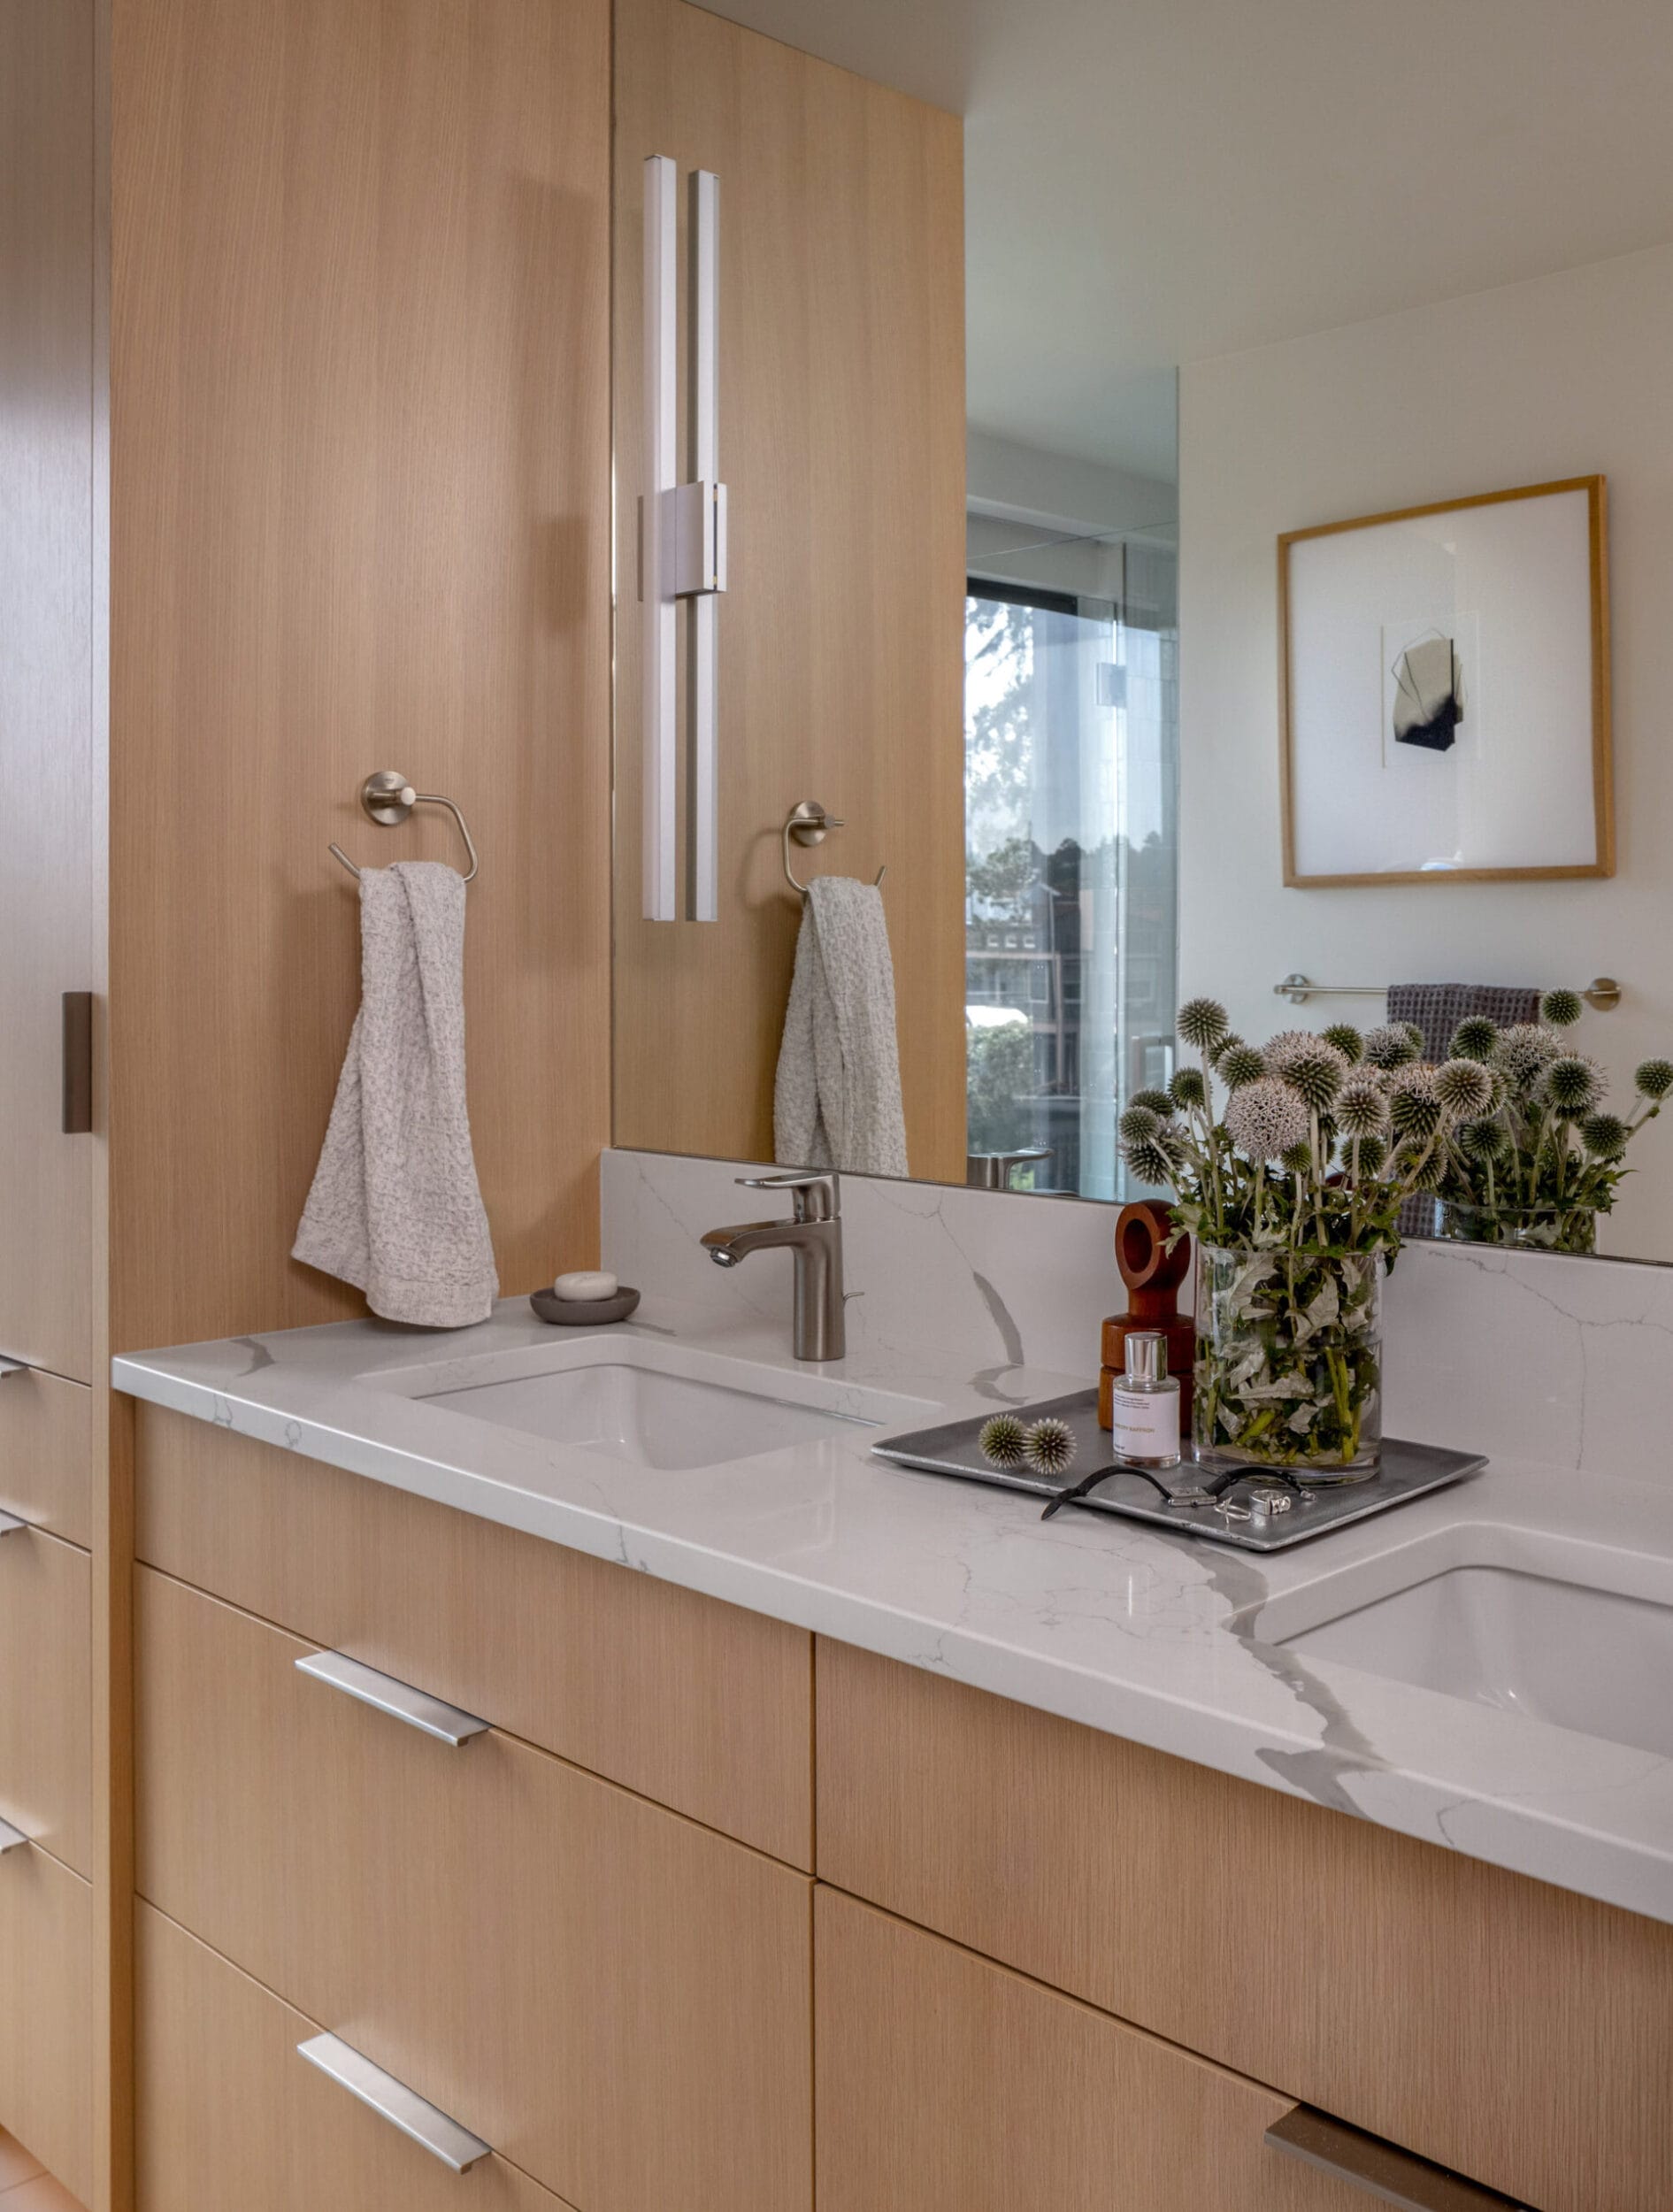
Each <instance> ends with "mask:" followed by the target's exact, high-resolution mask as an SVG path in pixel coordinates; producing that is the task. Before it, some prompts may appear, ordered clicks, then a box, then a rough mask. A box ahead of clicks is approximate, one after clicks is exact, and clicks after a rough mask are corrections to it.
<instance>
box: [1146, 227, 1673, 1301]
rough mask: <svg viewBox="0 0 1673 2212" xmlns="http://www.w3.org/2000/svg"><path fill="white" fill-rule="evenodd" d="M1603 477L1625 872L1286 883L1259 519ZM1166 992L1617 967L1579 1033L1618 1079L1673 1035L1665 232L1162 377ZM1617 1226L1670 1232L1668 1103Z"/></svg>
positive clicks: (1246, 1005)
mask: <svg viewBox="0 0 1673 2212" xmlns="http://www.w3.org/2000/svg"><path fill="white" fill-rule="evenodd" d="M1594 472H1602V473H1603V474H1605V475H1607V476H1608V480H1609V505H1610V531H1609V536H1610V565H1611V599H1612V605H1613V618H1614V633H1615V643H1614V657H1613V658H1614V677H1615V812H1616V824H1617V872H1616V874H1615V876H1614V877H1613V878H1611V879H1602V880H1588V881H1581V882H1570V883H1529V884H1515V883H1510V884H1452V883H1446V882H1437V883H1434V884H1427V883H1425V884H1417V885H1411V886H1404V887H1401V886H1391V887H1375V886H1368V887H1354V888H1344V889H1339V890H1286V889H1285V887H1284V885H1283V881H1282V864H1281V858H1280V848H1279V834H1280V828H1279V805H1278V594H1277V548H1276V542H1275V541H1276V540H1277V537H1278V534H1279V532H1281V531H1285V530H1294V529H1301V528H1305V527H1307V526H1308V525H1310V524H1314V523H1321V522H1331V521H1337V520H1340V519H1343V518H1347V517H1348V516H1352V515H1358V514H1372V513H1378V512H1381V511H1385V510H1387V509H1390V508H1396V507H1407V506H1415V505H1418V504H1420V503H1423V502H1424V501H1429V500H1443V499H1451V498H1456V497H1462V496H1466V495H1469V494H1471V493H1476V492H1491V491H1500V490H1505V489H1508V488H1510V487H1512V486H1515V485H1519V484H1531V483H1539V482H1544V481H1546V480H1552V479H1555V478H1559V477H1567V476H1581V475H1590V474H1592V473H1594ZM1179 529H1180V595H1181V617H1180V639H1181V664H1180V724H1181V737H1180V762H1181V787H1180V833H1179V844H1180V874H1179V884H1180V891H1179V900H1180V917H1179V920H1180V993H1181V996H1182V997H1183V996H1186V995H1190V994H1191V993H1193V992H1197V991H1211V992H1212V993H1213V994H1214V995H1216V997H1219V998H1222V999H1224V1001H1225V1002H1227V1004H1228V1006H1229V1007H1230V1009H1231V1011H1232V1019H1233V1022H1234V1024H1235V1025H1236V1026H1237V1027H1238V1028H1239V1029H1241V1030H1243V1031H1244V1032H1245V1033H1247V1035H1249V1036H1251V1037H1253V1038H1255V1039H1257V1040H1258V1039H1260V1038H1262V1037H1263V1036H1265V1035H1267V1034H1269V1033H1270V1032H1271V1030H1272V1029H1274V1028H1276V1027H1278V1026H1286V1025H1289V1024H1290V1023H1292V1022H1299V1023H1302V1024H1305V1025H1308V1026H1312V1027H1320V1026H1322V1025H1324V1023H1325V1022H1328V1021H1333V1020H1338V1019H1343V1018H1346V1019H1359V1020H1362V1021H1363V1020H1366V1019H1370V1018H1378V1016H1377V1013H1376V1002H1374V1001H1370V1000H1364V999H1360V1000H1354V999H1316V1000H1314V1001H1313V1002H1311V1003H1310V1005H1309V1006H1308V1009H1307V1010H1306V1011H1305V1012H1304V1013H1299V1014H1298V1013H1293V1012H1292V1011H1291V1010H1290V1009H1289V1007H1288V1006H1287V1005H1286V1004H1285V1002H1282V1001H1280V1000H1278V999H1276V998H1274V996H1273V995H1272V986H1273V984H1274V983H1276V982H1277V981H1278V979H1279V978H1280V977H1281V976H1284V975H1286V974H1288V973H1290V972H1291V971H1292V970H1296V969H1299V970H1301V972H1303V973H1305V974H1307V975H1309V976H1312V977H1315V978H1317V979H1324V980H1328V981H1335V982H1340V983H1377V984H1384V983H1388V982H1395V981H1399V982H1430V981H1448V982H1451V981H1463V982H1472V983H1473V982H1485V983H1554V982H1562V983H1569V984H1575V985H1580V984H1584V983H1585V982H1587V981H1589V980H1590V979H1591V978H1592V977H1593V976H1594V975H1612V976H1615V978H1617V979H1619V981H1620V982H1621V983H1622V984H1623V987H1624V989H1625V993H1626V996H1625V998H1624V999H1623V1002H1622V1004H1621V1006H1620V1008H1619V1009H1618V1010H1616V1011H1615V1012H1614V1013H1611V1014H1592V1013H1588V1014H1587V1016H1586V1017H1585V1020H1584V1022H1583V1023H1582V1025H1581V1028H1580V1030H1579V1032H1578V1040H1579V1041H1580V1043H1581V1044H1582V1045H1583V1046H1584V1048H1585V1049H1586V1050H1588V1051H1591V1052H1593V1053H1595V1054H1596V1055H1597V1056H1598V1057H1599V1058H1600V1059H1601V1060H1603V1061H1604V1062H1605V1063H1606V1064H1608V1066H1609V1068H1610V1070H1611V1071H1612V1073H1613V1074H1614V1077H1615V1096H1616V1101H1617V1102H1620V1100H1621V1099H1622V1098H1623V1095H1624V1094H1625V1093H1626V1092H1627V1091H1628V1090H1630V1077H1631V1069H1632V1068H1633V1067H1634V1066H1635V1065H1636V1064H1637V1063H1638V1061H1639V1060H1640V1059H1642V1058H1644V1057H1645V1056H1646V1055H1648V1054H1649V1053H1652V1052H1668V1053H1669V1054H1673V959H1670V958H1669V953H1670V951H1673V247H1662V248H1657V249H1655V250H1653V251H1650V252H1647V253H1640V254H1632V255H1628V256H1626V257H1623V258H1621V259H1618V260H1614V261H1607V262H1598V263H1593V264H1592V265H1590V266H1588V267H1585V268H1581V269H1575V270H1570V271H1568V272H1566V273H1563V274H1562V275H1559V276H1554V277H1547V278H1541V279H1539V280H1536V281H1534V282H1531V283H1527V284H1519V285H1511V286H1507V287H1505V288H1502V289H1500V290H1496V291H1492V292H1484V293H1477V294H1475V295H1473V296H1470V297H1469V298H1467V299H1461V300H1453V301H1449V302H1447V303H1443V304H1440V305H1439V306H1434V307H1426V308H1419V309H1415V310H1411V311H1408V312H1405V313H1402V314H1399V315H1392V316H1386V317H1384V318H1381V319H1378V321H1375V322H1370V323H1360V324H1355V325H1353V326H1350V327H1348V328H1347V329H1342V330H1334V331H1328V332H1325V333H1324V334H1322V335H1319V336H1316V337H1311V338H1302V339H1296V340H1293V341H1291V342H1286V343H1285V344H1282V345H1277V346H1270V347H1265V348H1262V349H1260V350H1258V351H1256V352H1252V353H1244V354H1236V355H1230V356H1226V357H1222V358H1220V359H1217V360H1211V361H1203V362H1198V363H1195V364H1193V365H1189V366H1187V367H1186V368H1185V369H1184V370H1183V371H1182V372H1181V376H1180V485H1179ZM1635 1157H1636V1158H1637V1160H1638V1162H1639V1164H1640V1167H1639V1172H1638V1174H1637V1175H1635V1176H1634V1177H1633V1178H1632V1179H1631V1180H1630V1181H1629V1182H1628V1183H1627V1184H1626V1186H1625V1187H1624V1188H1623V1193H1622V1195H1621V1198H1620V1200H1619V1202H1618V1210H1617V1214H1616V1217H1615V1221H1614V1222H1612V1223H1611V1225H1610V1226H1609V1229H1608V1233H1607V1236H1606V1247H1607V1248H1608V1249H1610V1250H1613V1251H1617V1252H1631V1253H1635V1254H1640V1255H1646V1256H1651V1257H1654V1258H1659V1259H1673V1113H1669V1114H1667V1115H1664V1116H1663V1117H1662V1118H1661V1121H1659V1122H1658V1123H1657V1124H1656V1125H1654V1126H1653V1127H1652V1128H1651V1129H1650V1130H1649V1131H1647V1132H1646V1133H1645V1134H1644V1135H1643V1136H1642V1137H1640V1138H1639V1140H1638V1147H1637V1148H1636V1150H1635Z"/></svg>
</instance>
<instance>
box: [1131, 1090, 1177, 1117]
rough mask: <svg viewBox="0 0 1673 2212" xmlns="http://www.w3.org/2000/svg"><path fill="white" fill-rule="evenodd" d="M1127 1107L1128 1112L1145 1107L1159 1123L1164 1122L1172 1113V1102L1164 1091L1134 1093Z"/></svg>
mask: <svg viewBox="0 0 1673 2212" xmlns="http://www.w3.org/2000/svg"><path fill="white" fill-rule="evenodd" d="M1127 1105H1128V1108H1129V1110H1131V1109H1132V1108H1133V1107H1136V1106H1147V1107H1148V1108H1149V1110H1150V1111H1151V1112H1152V1113H1153V1114H1155V1117H1156V1118H1157V1119H1158V1120H1159V1121H1166V1119H1167V1118H1168V1116H1169V1115H1170V1113H1171V1112H1172V1111H1173V1101H1172V1100H1171V1099H1170V1097H1169V1096H1168V1094H1167V1093H1166V1091H1135V1092H1134V1093H1133V1094H1132V1097H1131V1098H1130V1099H1129V1100H1128V1101H1127Z"/></svg>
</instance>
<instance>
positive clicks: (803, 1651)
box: [136, 1406, 813, 1868]
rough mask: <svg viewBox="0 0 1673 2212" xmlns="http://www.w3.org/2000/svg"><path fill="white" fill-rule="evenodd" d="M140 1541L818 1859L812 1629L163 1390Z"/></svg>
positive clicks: (337, 1645)
mask: <svg viewBox="0 0 1673 2212" xmlns="http://www.w3.org/2000/svg"><path fill="white" fill-rule="evenodd" d="M139 1440H140V1465H141V1482H140V1491H139V1504H138V1534H137V1539H136V1549H137V1552H138V1555H139V1556H140V1557H141V1558H142V1559H144V1560H146V1561H148V1562H149V1563H150V1564H151V1565H153V1566H157V1567H161V1568H163V1569H165V1571H167V1572H168V1573H170V1574H173V1575H177V1576H178V1577H179V1578H180V1579H181V1580H182V1581H184V1582H191V1583H195V1584H196V1585H197V1586H198V1587H199V1588H200V1589H205V1590H213V1591H215V1592H216V1593H218V1594H219V1595H220V1596H222V1597H225V1598H228V1599H230V1600H231V1601H232V1602H233V1603H234V1604H235V1605H241V1606H242V1607H244V1608H245V1609H246V1610H247V1611H249V1612H251V1613H258V1614H260V1615H261V1616H262V1617H263V1618H264V1619H266V1620H272V1621H282V1622H284V1623H285V1624H286V1625H287V1626H288V1627H289V1628H292V1629H294V1630H295V1632H297V1633H298V1634H299V1635H304V1636H310V1637H311V1638H312V1639H313V1640H315V1642H316V1643H319V1644H324V1645H327V1646H330V1647H332V1648H334V1649H335V1650H339V1651H344V1652H347V1653H348V1654H349V1655H350V1656H351V1657H353V1658H356V1659H359V1660H362V1661H364V1662H365V1663H366V1664H367V1665H368V1666H372V1667H376V1668H378V1669H379V1670H380V1672H382V1673H385V1674H394V1675H397V1676H399V1677H401V1678H403V1679H404V1680H409V1681H417V1682H421V1683H422V1684H423V1685H424V1686H425V1687H426V1689H427V1690H429V1691H430V1692H432V1693H433V1694H434V1695H435V1696H437V1697H442V1698H446V1699H447V1700H449V1702H451V1703H452V1704H455V1705H461V1706H463V1707H464V1709H465V1710H466V1711H467V1712H474V1713H481V1714H485V1715H487V1717H489V1718H491V1719H493V1720H495V1722H497V1723H498V1724H500V1725H501V1726H503V1727H504V1728H505V1729H507V1730H509V1731H510V1732H511V1733H512V1734H513V1735H518V1736H523V1737H526V1738H527V1740H529V1741H530V1742H531V1743H536V1744H540V1745H542V1746H544V1747H545V1748H546V1749H547V1750H549V1751H556V1752H557V1753H559V1754H561V1755H563V1756H564V1758H567V1759H572V1760H574V1761H575V1762H576V1763H578V1764H579V1765H581V1766H585V1767H589V1768H591V1769H592V1770H593V1771H594V1772H595V1773H597V1774H603V1775H607V1776H609V1777H610V1779H611V1780H612V1781H617V1782H621V1783H625V1785H626V1786H627V1787H628V1788H630V1789H633V1790H637V1791H638V1792H640V1793H641V1795H643V1796H646V1797H651V1798H655V1799H656V1801H657V1802H658V1803H660V1804H664V1805H672V1806H673V1807H674V1808H675V1809H676V1810H677V1811H679V1812H683V1813H688V1814H690V1815H691V1816H692V1817H693V1818H694V1819H696V1820H700V1821H702V1822H703V1823H704V1824H706V1825H707V1826H709V1827H711V1828H718V1829H720V1830H721V1831H722V1832H724V1833H725V1834H727V1835H733V1836H736V1837H739V1838H740V1839H741V1840H742V1841H744V1842H746V1843H751V1844H754V1845H756V1847H758V1848H760V1849H761V1850H764V1851H768V1852H771V1854H772V1855H774V1856H775V1857H777V1858H781V1859H785V1860H787V1861H788V1862H789V1863H791V1864H792V1865H795V1866H801V1867H803V1868H808V1867H810V1866H811V1864H812V1758H813V1746H812V1707H813V1691H812V1664H813V1657H812V1644H811V1640H810V1638H809V1637H808V1636H807V1635H806V1634H805V1633H804V1632H802V1631H801V1630H798V1629H793V1628H789V1627H787V1626H786V1625H785V1624H784V1623H783V1622H781V1621H773V1620H768V1619H766V1618H765V1617H764V1616H763V1615H761V1614H758V1613H747V1612H745V1611H743V1610H742V1609H740V1608H739V1607H736V1606H731V1605H723V1604H721V1603H719V1602H718V1601H717V1600H715V1599H713V1598H706V1597H702V1596H701V1595H699V1594H697V1593H696V1592H695V1591H691V1590H682V1589H680V1588H679V1587H677V1586H675V1585H673V1584H672V1583H667V1582H657V1581H655V1580H653V1579H652V1578H651V1577H650V1576H648V1575H641V1574H636V1573H633V1571H631V1570H629V1569H628V1568H625V1567H621V1566H617V1565H615V1564H613V1563H608V1562H605V1561H602V1560H596V1559H589V1558H587V1557H586V1556H585V1555H583V1554H581V1553H579V1552H573V1551H567V1550H565V1549H564V1548H563V1546H561V1545H558V1544H551V1543H548V1542H546V1541H544V1540H542V1539H541V1538H539V1537H533V1536H525V1535H521V1534H519V1533H518V1532H517V1531H515V1530H512V1529H506V1528H501V1527H500V1526H498V1525H497V1524H495V1523H494V1522H491V1521H482V1520H478V1519H475V1518H473V1517H472V1516H471V1515H469V1514H465V1513H459V1512H456V1511H455V1510H454V1509H452V1508H451V1507H449V1506H442V1505H434V1504H431V1503H430V1502H428V1501H427V1500H426V1499H423V1498H415V1497H411V1496H409V1495H408V1494H405V1493H404V1492H402V1491H398V1490H392V1489H389V1488H388V1486H385V1485H384V1484H382V1483H377V1482H368V1481H366V1480H365V1479H364V1478H363V1477H361V1476H359V1475H350V1474H344V1473H343V1472H342V1471H340V1470H339V1469H337V1468H334V1467H326V1466H324V1465H321V1464H320V1463H318V1461H315V1460H309V1459H303V1458H301V1457H300V1456H298V1455H296V1454H295V1453H292V1452H281V1451H279V1450H276V1449H275V1448H272V1446H270V1445H265V1444H258V1443H256V1442H253V1441H252V1440H250V1439H249V1438H247V1437H237V1436H234V1435H231V1434H230V1433H229V1432H227V1431H226V1429H223V1428H218V1427H213V1426H211V1425H208V1424H206V1423H204V1422H202V1421H193V1420H188V1419H187V1418H186V1417H184V1416H182V1415H179V1414H170V1413H165V1412H162V1411H159V1410H158V1409H156V1408H153V1407H149V1406H147V1407H142V1408H141V1409H140V1410H139Z"/></svg>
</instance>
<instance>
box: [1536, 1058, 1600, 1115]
mask: <svg viewBox="0 0 1673 2212" xmlns="http://www.w3.org/2000/svg"><path fill="white" fill-rule="evenodd" d="M1545 1095H1546V1098H1547V1099H1549V1101H1550V1102H1551V1103H1552V1105H1553V1106H1554V1107H1555V1108H1556V1110H1557V1111H1558V1113H1560V1114H1562V1115H1563V1116H1564V1117H1565V1118H1567V1119H1568V1120H1569V1121H1577V1120H1578V1119H1579V1118H1580V1116H1581V1115H1582V1114H1589V1113H1590V1112H1591V1111H1592V1108H1593V1107H1594V1106H1595V1105H1596V1104H1597V1103H1598V1101H1599V1100H1600V1098H1601V1097H1602V1096H1603V1071H1602V1069H1601V1068H1600V1066H1599V1065H1598V1064H1597V1062H1596V1061H1595V1060H1592V1059H1588V1058H1587V1056H1586V1055H1585V1053H1583V1052H1565V1053H1564V1054H1563V1055H1562V1057H1561V1058H1559V1059H1556V1060H1554V1061H1553V1062H1552V1063H1551V1065H1550V1066H1549V1067H1548V1068H1547V1069H1546V1079H1545Z"/></svg>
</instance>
